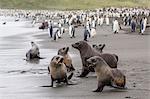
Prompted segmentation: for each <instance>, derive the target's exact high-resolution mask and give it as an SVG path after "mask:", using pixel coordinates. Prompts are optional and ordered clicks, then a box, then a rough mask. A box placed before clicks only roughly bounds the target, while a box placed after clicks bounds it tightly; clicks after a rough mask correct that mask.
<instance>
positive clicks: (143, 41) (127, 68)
mask: <svg viewBox="0 0 150 99" xmlns="http://www.w3.org/2000/svg"><path fill="white" fill-rule="evenodd" d="M149 32H150V29H148V30H147V31H146V34H148V35H138V34H137V33H133V34H131V33H129V34H128V33H126V32H125V31H120V33H119V34H112V31H111V26H103V27H97V35H96V36H95V37H94V38H90V39H89V44H99V43H105V44H106V48H104V52H106V53H107V52H108V53H115V54H117V55H118V56H119V63H118V68H119V69H121V70H122V71H123V72H124V73H125V75H126V76H127V87H128V89H127V90H119V89H114V88H110V87H105V88H104V90H103V92H101V93H93V92H92V90H94V89H95V88H97V80H96V76H95V74H94V73H90V74H89V75H88V76H87V77H86V78H78V77H76V76H77V75H79V72H80V71H81V59H80V55H79V52H78V51H77V50H76V49H73V48H72V47H71V44H72V43H75V42H76V41H79V40H83V28H82V27H79V28H77V29H76V38H74V39H71V38H69V35H68V33H65V34H64V35H63V37H62V39H59V40H58V41H57V42H54V41H52V39H50V38H49V37H48V32H47V31H38V32H33V33H25V34H20V35H13V36H7V37H1V38H0V40H1V41H3V42H2V43H1V45H0V66H1V69H0V80H1V81H0V99H27V98H31V99H77V98H78V99H110V98H111V99H126V98H130V99H148V98H149V97H150V94H149V93H150V67H149V66H150V61H149V59H150V51H149V49H150V43H149V42H150V35H149ZM31 40H33V41H35V42H37V44H38V45H40V52H41V56H42V57H45V58H46V59H43V60H40V61H39V62H37V63H28V62H26V61H24V60H23V58H25V53H26V51H27V50H28V49H29V48H30V45H29V43H30V41H31ZM64 46H69V47H70V54H71V56H72V58H73V65H74V67H75V69H76V72H75V76H74V77H73V79H72V80H71V82H73V83H76V84H77V85H72V86H66V85H61V86H58V87H54V88H49V87H46V88H45V87H40V86H44V85H50V82H51V79H50V76H49V74H48V71H47V66H48V64H49V62H50V60H51V58H52V57H53V56H54V55H56V53H57V50H58V49H59V48H61V47H64ZM55 85H56V84H55Z"/></svg>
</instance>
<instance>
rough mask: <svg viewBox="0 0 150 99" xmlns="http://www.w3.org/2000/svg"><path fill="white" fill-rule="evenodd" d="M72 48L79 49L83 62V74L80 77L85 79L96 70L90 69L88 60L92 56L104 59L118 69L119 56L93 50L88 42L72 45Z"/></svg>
mask: <svg viewBox="0 0 150 99" xmlns="http://www.w3.org/2000/svg"><path fill="white" fill-rule="evenodd" d="M72 47H73V48H75V49H78V50H79V52H80V56H81V60H82V73H81V75H80V76H79V77H85V76H86V75H87V74H88V73H89V72H94V68H91V67H90V68H89V67H88V64H87V62H86V60H87V59H88V58H90V57H92V56H100V57H102V58H103V59H104V60H105V61H106V63H107V64H108V65H109V66H110V67H111V68H117V62H118V56H117V55H114V54H109V53H102V54H101V53H99V52H98V51H96V50H95V49H93V48H92V47H91V46H90V45H89V44H88V43H87V42H86V41H79V42H76V43H74V44H72Z"/></svg>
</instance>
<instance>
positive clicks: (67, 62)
mask: <svg viewBox="0 0 150 99" xmlns="http://www.w3.org/2000/svg"><path fill="white" fill-rule="evenodd" d="M68 51H69V47H63V48H61V49H59V50H58V55H61V56H63V57H64V61H63V62H64V64H65V65H66V67H67V71H68V72H70V71H74V70H75V68H74V67H73V65H72V59H71V57H70V55H69V53H68Z"/></svg>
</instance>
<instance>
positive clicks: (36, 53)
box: [26, 42, 43, 61]
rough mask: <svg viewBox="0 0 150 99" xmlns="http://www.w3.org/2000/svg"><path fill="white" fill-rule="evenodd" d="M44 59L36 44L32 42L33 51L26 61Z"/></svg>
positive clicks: (29, 52)
mask: <svg viewBox="0 0 150 99" xmlns="http://www.w3.org/2000/svg"><path fill="white" fill-rule="evenodd" d="M32 59H43V58H41V57H40V51H39V47H38V45H37V44H36V43H34V42H31V49H30V50H29V51H28V52H27V53H26V60H27V61H28V60H32Z"/></svg>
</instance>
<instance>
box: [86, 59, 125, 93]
mask: <svg viewBox="0 0 150 99" xmlns="http://www.w3.org/2000/svg"><path fill="white" fill-rule="evenodd" d="M87 62H88V64H89V65H88V66H89V67H93V68H94V69H95V72H96V75H97V80H98V87H97V89H96V90H94V91H93V92H101V91H102V90H103V88H104V86H112V87H114V88H121V89H124V88H125V84H126V77H125V75H124V74H123V73H122V72H121V71H120V70H118V69H117V68H110V67H109V65H108V64H107V63H106V62H105V61H104V59H103V58H102V57H100V56H93V57H91V58H89V59H88V60H87Z"/></svg>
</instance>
